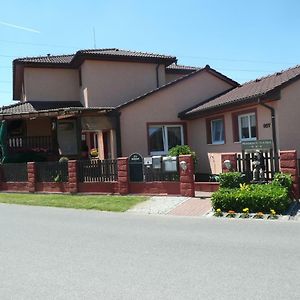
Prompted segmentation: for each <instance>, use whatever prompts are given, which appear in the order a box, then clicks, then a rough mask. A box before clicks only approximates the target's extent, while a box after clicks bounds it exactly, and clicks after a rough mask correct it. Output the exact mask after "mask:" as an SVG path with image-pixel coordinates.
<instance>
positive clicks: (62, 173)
mask: <svg viewBox="0 0 300 300" xmlns="http://www.w3.org/2000/svg"><path fill="white" fill-rule="evenodd" d="M36 179H37V181H38V182H67V181H68V179H69V174H68V162H58V161H51V162H37V163H36Z"/></svg>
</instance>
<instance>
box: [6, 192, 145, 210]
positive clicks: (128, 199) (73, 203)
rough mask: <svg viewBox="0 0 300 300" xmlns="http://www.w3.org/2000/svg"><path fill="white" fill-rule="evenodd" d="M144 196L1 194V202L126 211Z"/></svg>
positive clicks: (143, 198) (143, 199)
mask: <svg viewBox="0 0 300 300" xmlns="http://www.w3.org/2000/svg"><path fill="white" fill-rule="evenodd" d="M147 199H148V198H147V197H142V196H111V195H69V194H46V195H45V194H9V193H7V194H5V193H3V194H2V193H1V194H0V203H9V204H23V205H36V206H55V207H67V208H81V209H96V210H104V211H116V212H124V211H126V210H127V209H129V208H130V207H132V206H134V205H135V204H137V203H139V202H142V201H145V200H147Z"/></svg>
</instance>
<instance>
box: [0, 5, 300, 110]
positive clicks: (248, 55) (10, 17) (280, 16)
mask: <svg viewBox="0 0 300 300" xmlns="http://www.w3.org/2000/svg"><path fill="white" fill-rule="evenodd" d="M299 10H300V1H296V0H286V1H281V0H273V1H270V0H269V1H266V0H265V1H264V0H261V1H257V0H252V1H235V0H227V1H221V0H218V1H217V0H210V1H207V0H206V1H203V0H185V1H182V0H181V1H180V0H173V1H169V0H160V1H159V0H151V1H141V0H139V1H137V0H123V1H121V0H119V1H117V0H110V1H104V0H85V1H82V0H81V1H79V0H72V1H71V0H51V1H49V0H43V1H37V0H27V1H21V0H11V1H5V2H4V1H2V3H1V10H0V105H6V104H9V103H11V100H12V60H13V59H14V58H17V57H24V56H37V55H46V54H47V53H51V54H70V53H73V52H76V51H77V50H79V49H88V48H94V41H93V28H94V29H95V35H96V47H97V48H105V47H116V48H120V49H128V50H138V51H148V52H157V53H161V54H171V55H175V56H177V57H178V63H179V64H186V65H195V66H204V65H206V64H209V65H210V66H211V67H213V68H215V69H217V70H218V71H220V72H222V73H224V74H225V75H227V76H229V77H231V78H233V79H234V80H237V81H239V82H240V83H243V82H245V81H249V80H251V79H255V78H257V77H261V76H264V75H267V74H270V73H274V72H276V71H279V70H282V69H285V68H288V67H292V66H294V65H296V64H300V51H299V49H300V39H299V29H300V18H299Z"/></svg>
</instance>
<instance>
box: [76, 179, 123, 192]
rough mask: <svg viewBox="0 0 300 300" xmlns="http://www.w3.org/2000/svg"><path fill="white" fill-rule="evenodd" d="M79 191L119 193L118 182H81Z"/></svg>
mask: <svg viewBox="0 0 300 300" xmlns="http://www.w3.org/2000/svg"><path fill="white" fill-rule="evenodd" d="M78 192H79V193H96V194H97V193H99V194H116V193H118V182H79V183H78Z"/></svg>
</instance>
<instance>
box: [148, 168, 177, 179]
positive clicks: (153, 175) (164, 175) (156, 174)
mask: <svg viewBox="0 0 300 300" xmlns="http://www.w3.org/2000/svg"><path fill="white" fill-rule="evenodd" d="M144 180H145V181H146V182H151V181H179V171H176V172H170V171H165V170H164V169H163V168H162V169H152V168H148V167H147V166H145V167H144Z"/></svg>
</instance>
